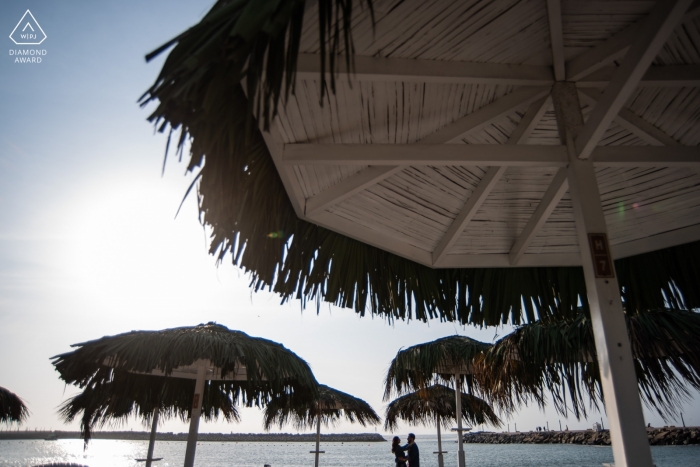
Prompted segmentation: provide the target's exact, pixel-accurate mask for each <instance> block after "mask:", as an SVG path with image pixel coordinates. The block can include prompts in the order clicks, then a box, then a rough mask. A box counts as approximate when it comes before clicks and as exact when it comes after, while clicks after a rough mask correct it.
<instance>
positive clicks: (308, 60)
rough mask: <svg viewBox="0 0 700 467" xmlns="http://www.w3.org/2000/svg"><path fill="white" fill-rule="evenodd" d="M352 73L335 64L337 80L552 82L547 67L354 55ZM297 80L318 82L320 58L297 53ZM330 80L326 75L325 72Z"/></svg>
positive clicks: (447, 82) (494, 82)
mask: <svg viewBox="0 0 700 467" xmlns="http://www.w3.org/2000/svg"><path fill="white" fill-rule="evenodd" d="M354 59H355V62H354V65H355V68H354V73H348V70H347V66H346V65H345V60H344V59H341V60H339V61H338V66H337V71H338V73H339V74H340V77H341V79H349V80H350V81H352V82H355V81H371V82H381V81H390V82H404V83H445V84H451V83H465V84H501V85H511V86H546V85H551V84H552V83H553V82H554V77H553V76H552V69H551V68H550V67H547V66H535V65H511V64H504V63H479V62H462V61H459V62H455V61H445V60H440V61H438V60H410V59H400V58H380V57H363V56H360V55H356V56H355V58H354ZM297 60H298V61H297V80H311V81H316V80H318V79H320V73H321V62H320V55H314V54H300V55H299V58H298V59H297ZM327 76H328V77H330V73H327Z"/></svg>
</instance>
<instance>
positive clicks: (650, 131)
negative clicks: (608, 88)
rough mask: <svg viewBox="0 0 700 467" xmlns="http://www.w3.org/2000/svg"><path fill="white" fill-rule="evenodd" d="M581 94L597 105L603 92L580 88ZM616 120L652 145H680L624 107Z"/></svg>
mask: <svg viewBox="0 0 700 467" xmlns="http://www.w3.org/2000/svg"><path fill="white" fill-rule="evenodd" d="M579 96H581V98H582V100H583V101H586V102H589V103H591V104H593V105H595V104H596V103H597V102H598V99H600V98H601V96H602V94H601V93H599V92H597V91H595V90H593V89H579ZM615 121H616V122H617V123H619V124H620V125H621V126H622V127H623V128H626V129H627V130H629V131H630V132H632V134H634V135H636V136H638V137H639V138H641V139H642V140H644V141H646V142H647V143H649V144H651V145H652V146H678V145H680V143H678V141H676V140H675V139H673V138H671V137H670V136H668V135H667V134H666V133H664V132H663V131H661V130H659V129H658V128H656V127H655V126H654V125H652V124H651V123H649V122H647V121H646V120H644V119H643V118H641V117H639V116H637V115H636V114H635V113H634V112H631V111H629V110H627V109H625V108H624V107H623V108H622V109H620V112H619V113H618V114H617V117H616V118H615Z"/></svg>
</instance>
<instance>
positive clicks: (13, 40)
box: [10, 10, 48, 45]
mask: <svg viewBox="0 0 700 467" xmlns="http://www.w3.org/2000/svg"><path fill="white" fill-rule="evenodd" d="M27 15H29V16H30V17H31V19H32V21H34V24H35V25H36V27H37V28H39V31H41V33H42V34H43V35H44V37H43V38H42V39H41V40H40V41H39V42H17V41H16V40H15V38H14V37H12V36H13V35H14V34H15V32H16V31H17V28H19V27H20V25H21V24H22V23H23V22H24V19H25V18H26V17H27ZM27 26H29V29H31V30H32V32H36V31H34V28H33V27H32V25H31V23H30V22H29V20H27ZM27 26H24V29H22V30H21V31H20V32H24V30H25V29H27ZM47 37H48V36H47V35H46V33H45V32H44V30H43V29H42V28H41V25H40V24H39V22H38V21H37V20H36V18H35V17H34V15H33V14H32V12H31V11H29V10H27V11H26V13H24V15H22V18H21V19H20V20H19V22H18V23H17V26H15V28H14V29H13V30H12V32H11V33H10V39H12V42H14V43H15V44H17V45H39V44H41V43H42V42H44V41H45V40H46V38H47Z"/></svg>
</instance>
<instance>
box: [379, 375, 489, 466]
mask: <svg viewBox="0 0 700 467" xmlns="http://www.w3.org/2000/svg"><path fill="white" fill-rule="evenodd" d="M460 396H461V397H460V399H461V401H460V402H461V403H460V406H461V412H462V414H461V418H462V419H464V420H466V421H467V422H468V423H470V424H471V425H472V426H473V425H482V424H484V423H488V424H491V425H493V426H497V427H498V426H501V420H500V419H499V418H498V416H497V415H496V413H495V412H494V411H493V409H492V408H491V406H490V405H489V404H488V403H487V402H486V401H484V400H482V399H479V398H478V397H476V396H474V395H472V394H465V393H461V394H460ZM455 400H456V394H455V391H454V389H451V388H448V387H447V386H443V385H442V384H435V385H433V386H430V387H427V388H424V389H419V390H418V391H415V392H412V393H410V394H406V395H404V396H401V397H399V398H397V399H394V400H393V401H391V402H390V403H389V405H388V406H387V408H386V415H385V416H384V428H385V429H387V430H395V429H396V428H398V422H399V420H403V421H404V422H406V423H408V424H410V425H432V424H433V423H434V424H435V426H436V427H437V437H438V450H437V452H436V453H434V454H437V455H438V466H439V467H443V465H444V461H443V457H442V454H443V453H444V452H445V451H443V450H442V435H441V433H440V427H441V426H442V427H443V428H449V427H450V426H452V423H453V422H455V421H457V418H458V417H456V416H455V414H456V413H457V408H456V407H455Z"/></svg>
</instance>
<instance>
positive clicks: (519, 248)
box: [508, 167, 569, 266]
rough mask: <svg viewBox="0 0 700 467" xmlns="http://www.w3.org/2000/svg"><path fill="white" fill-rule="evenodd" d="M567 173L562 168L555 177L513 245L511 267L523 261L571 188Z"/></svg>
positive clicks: (509, 255)
mask: <svg viewBox="0 0 700 467" xmlns="http://www.w3.org/2000/svg"><path fill="white" fill-rule="evenodd" d="M566 172H567V169H566V168H563V167H562V168H561V169H559V170H558V171H557V173H556V174H555V175H554V178H553V179H552V183H550V184H549V188H547V191H546V192H545V194H544V196H543V197H542V200H540V204H538V205H537V209H535V212H534V213H533V214H532V217H530V220H529V221H528V222H527V224H526V225H525V228H524V229H523V231H522V232H520V235H519V236H518V238H517V240H516V241H515V244H513V247H512V248H511V249H510V253H509V254H508V258H509V260H510V265H511V266H515V265H517V264H518V263H519V262H520V260H522V258H523V256H524V255H525V251H526V250H527V248H528V247H529V246H530V244H531V243H532V241H533V240H534V239H535V236H536V235H537V232H539V230H540V228H541V227H542V226H543V225H544V223H545V222H547V219H549V215H550V214H551V213H552V211H554V208H556V207H557V204H559V201H561V198H562V196H564V193H566V190H567V189H568V188H569V184H568V183H567V180H566Z"/></svg>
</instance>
